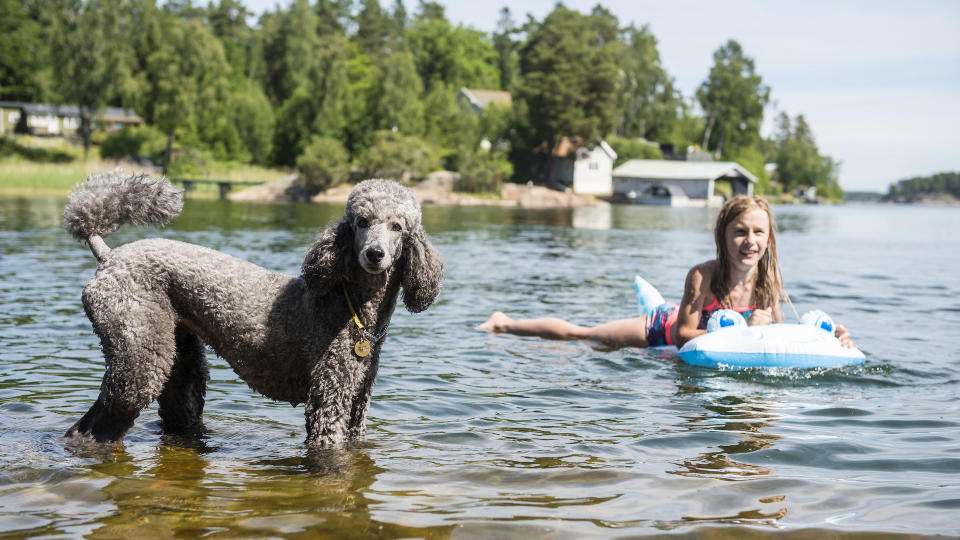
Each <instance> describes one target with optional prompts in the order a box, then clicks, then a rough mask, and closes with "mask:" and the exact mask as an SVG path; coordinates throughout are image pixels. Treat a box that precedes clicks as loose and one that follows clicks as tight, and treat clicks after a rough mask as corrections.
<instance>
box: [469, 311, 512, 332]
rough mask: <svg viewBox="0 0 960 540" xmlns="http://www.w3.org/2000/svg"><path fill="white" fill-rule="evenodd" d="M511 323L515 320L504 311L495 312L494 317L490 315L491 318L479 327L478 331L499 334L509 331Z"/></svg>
mask: <svg viewBox="0 0 960 540" xmlns="http://www.w3.org/2000/svg"><path fill="white" fill-rule="evenodd" d="M511 321H513V319H511V318H510V317H507V316H506V314H504V313H503V312H502V311H494V312H493V315H490V318H489V319H487V322H485V323H483V324H481V325H480V326H477V327H476V329H477V330H486V331H487V332H493V333H495V334H499V333H502V332H506V331H507V325H508V324H509V323H510V322H511Z"/></svg>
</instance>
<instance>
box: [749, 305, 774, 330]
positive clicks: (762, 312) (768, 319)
mask: <svg viewBox="0 0 960 540" xmlns="http://www.w3.org/2000/svg"><path fill="white" fill-rule="evenodd" d="M772 322H773V308H763V309H755V310H753V314H752V315H750V318H749V319H747V325H748V326H761V325H764V324H770V323H772Z"/></svg>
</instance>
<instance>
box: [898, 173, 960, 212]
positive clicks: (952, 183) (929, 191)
mask: <svg viewBox="0 0 960 540" xmlns="http://www.w3.org/2000/svg"><path fill="white" fill-rule="evenodd" d="M882 200H883V201H887V202H897V203H921V204H950V205H955V204H960V172H942V173H937V174H934V175H931V176H918V177H915V178H907V179H905V180H900V181H899V182H897V183H895V184H892V185H891V186H890V189H889V191H888V192H887V194H886V195H884V196H883V198H882Z"/></svg>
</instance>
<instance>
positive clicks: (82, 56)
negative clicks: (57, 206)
mask: <svg viewBox="0 0 960 540" xmlns="http://www.w3.org/2000/svg"><path fill="white" fill-rule="evenodd" d="M121 1H122V0H87V1H86V2H82V1H81V0H55V1H53V2H51V6H50V7H51V8H52V11H51V12H50V19H51V30H50V33H49V36H48V40H49V45H50V50H51V57H52V58H56V61H55V62H53V77H54V80H53V82H54V83H55V84H56V90H55V94H54V95H57V96H58V97H59V100H62V101H63V102H66V103H71V104H76V105H77V106H78V107H79V110H80V111H79V112H80V127H79V133H80V136H81V137H82V139H83V149H84V154H86V153H87V152H88V151H89V150H90V138H91V135H92V134H93V130H94V121H95V119H96V116H97V113H98V112H99V111H100V110H101V109H102V108H103V107H104V106H105V105H106V104H107V102H108V101H109V100H110V99H111V98H113V97H114V96H115V95H117V93H118V87H117V80H118V78H119V77H120V72H121V70H123V69H124V67H125V64H126V62H127V61H128V59H129V57H128V55H126V54H125V50H124V49H123V48H121V47H120V44H121V43H122V40H121V37H122V28H121V20H122V18H123V14H122V11H121V10H122V5H121Z"/></svg>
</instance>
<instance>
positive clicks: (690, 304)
mask: <svg viewBox="0 0 960 540" xmlns="http://www.w3.org/2000/svg"><path fill="white" fill-rule="evenodd" d="M713 262H714V261H709V262H706V263H702V264H698V265H697V266H694V267H693V268H691V269H690V271H689V272H687V279H686V282H685V283H684V285H683V298H682V299H681V300H680V307H679V308H677V322H676V323H674V325H673V329H672V330H671V331H672V332H673V336H672V337H673V342H674V343H675V344H676V346H677V348H680V347H683V345H684V344H685V343H686V342H688V341H690V340H691V339H693V338H695V337H697V336H699V335H701V334H705V333H707V331H706V330H700V329H698V328H697V327H698V326H700V312H701V310H703V306H704V305H705V304H706V303H707V302H706V299H707V298H706V295H707V294H711V295H712V294H713V293H710V292H709V291H710V278H711V277H712V276H713V265H712V264H711V263H713Z"/></svg>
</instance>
